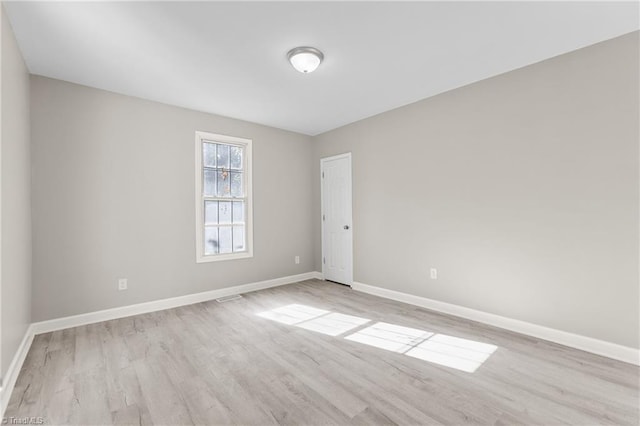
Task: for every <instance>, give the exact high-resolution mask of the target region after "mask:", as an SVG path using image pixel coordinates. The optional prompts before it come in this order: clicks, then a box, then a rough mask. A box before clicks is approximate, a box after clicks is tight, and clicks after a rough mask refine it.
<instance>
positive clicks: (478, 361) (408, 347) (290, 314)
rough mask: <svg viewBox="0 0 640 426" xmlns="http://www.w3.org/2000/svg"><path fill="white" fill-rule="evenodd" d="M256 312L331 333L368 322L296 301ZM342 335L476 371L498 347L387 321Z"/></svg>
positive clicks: (267, 317) (426, 359)
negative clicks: (295, 302) (296, 302)
mask: <svg viewBox="0 0 640 426" xmlns="http://www.w3.org/2000/svg"><path fill="white" fill-rule="evenodd" d="M256 315H258V316H259V317H262V318H266V319H269V320H272V321H276V322H279V323H282V324H286V325H293V326H296V327H299V328H303V329H305V330H310V331H315V332H318V333H322V334H326V335H329V336H334V337H335V336H339V335H341V334H345V333H347V332H349V331H352V330H354V329H356V328H358V327H362V326H364V325H365V324H367V323H369V322H371V320H370V319H367V318H362V317H356V316H353V315H346V314H341V313H337V312H332V311H327V310H324V309H318V308H314V307H312V306H307V305H300V304H291V305H287V306H282V307H280V308H276V309H272V310H269V311H265V312H260V313H258V314H256ZM344 339H345V340H349V341H352V342H358V343H362V344H365V345H369V346H373V347H375V348H379V349H384V350H387V351H392V352H396V353H400V354H404V355H407V356H410V357H412V358H417V359H421V360H423V361H428V362H431V363H434V364H438V365H442V366H445V367H450V368H455V369H457V370H460V371H465V372H468V373H473V372H474V371H476V370H477V369H478V368H479V367H480V366H481V365H482V364H483V363H484V362H485V361H486V360H487V359H489V357H490V356H491V355H492V354H493V353H494V352H495V351H496V349H498V347H497V346H495V345H491V344H489V343H482V342H477V341H475V340H469V339H462V338H459V337H453V336H448V335H446V334H440V333H432V332H430V331H425V330H420V329H417V328H411V327H404V326H401V325H397V324H391V323H387V322H377V323H375V324H373V325H370V326H368V327H364V328H361V329H360V330H358V331H356V332H354V333H352V334H349V335H347V336H345V337H344Z"/></svg>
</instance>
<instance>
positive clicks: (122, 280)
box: [118, 278, 128, 291]
mask: <svg viewBox="0 0 640 426" xmlns="http://www.w3.org/2000/svg"><path fill="white" fill-rule="evenodd" d="M127 288H128V284H127V279H126V278H120V279H119V280H118V290H120V291H122V290H126V289H127Z"/></svg>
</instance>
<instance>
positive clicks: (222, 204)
mask: <svg viewBox="0 0 640 426" xmlns="http://www.w3.org/2000/svg"><path fill="white" fill-rule="evenodd" d="M251 208H252V206H251V140H249V139H242V138H236V137H232V136H224V135H216V134H213V133H205V132H196V261H197V262H211V261H216V260H229V259H240V258H245V257H251V256H253V223H252V222H253V215H252V213H251Z"/></svg>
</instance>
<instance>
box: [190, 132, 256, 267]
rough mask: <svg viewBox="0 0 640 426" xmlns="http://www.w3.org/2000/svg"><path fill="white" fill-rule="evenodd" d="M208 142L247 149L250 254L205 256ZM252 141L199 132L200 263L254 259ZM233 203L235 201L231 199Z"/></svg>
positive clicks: (198, 245)
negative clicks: (205, 153)
mask: <svg viewBox="0 0 640 426" xmlns="http://www.w3.org/2000/svg"><path fill="white" fill-rule="evenodd" d="M205 141H209V142H219V143H223V144H228V145H238V146H242V147H243V148H244V154H245V155H244V159H243V160H244V162H245V163H244V168H245V170H244V172H243V175H244V184H245V191H246V195H245V197H246V206H247V207H246V212H245V214H246V217H245V237H246V248H247V249H246V251H243V252H239V253H223V254H205V252H204V200H205V197H204V194H203V188H202V185H203V182H202V176H203V174H204V167H203V164H202V144H203V143H204V142H205ZM252 142H253V141H252V140H251V139H245V138H238V137H235V136H227V135H219V134H216V133H209V132H202V131H196V138H195V151H196V167H195V169H196V192H195V207H196V263H205V262H218V261H221V260H234V259H246V258H250V257H253V192H252V191H253V173H252V172H253V168H252V160H253V155H252V149H251V145H252ZM231 200H233V199H231Z"/></svg>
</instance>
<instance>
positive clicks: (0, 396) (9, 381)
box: [0, 325, 34, 419]
mask: <svg viewBox="0 0 640 426" xmlns="http://www.w3.org/2000/svg"><path fill="white" fill-rule="evenodd" d="M33 336H34V333H33V327H32V326H31V325H30V326H29V327H27V330H26V331H25V333H24V337H23V338H22V341H21V342H20V346H18V350H17V351H16V354H15V355H14V357H13V359H12V360H11V364H10V365H9V368H8V369H7V374H6V375H5V376H4V381H3V383H2V391H0V419H2V418H4V412H5V410H6V409H7V405H9V399H10V398H11V392H13V387H14V386H15V385H16V380H18V375H19V374H20V370H21V369H22V364H24V360H25V358H26V357H27V353H29V348H30V347H31V342H33Z"/></svg>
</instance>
